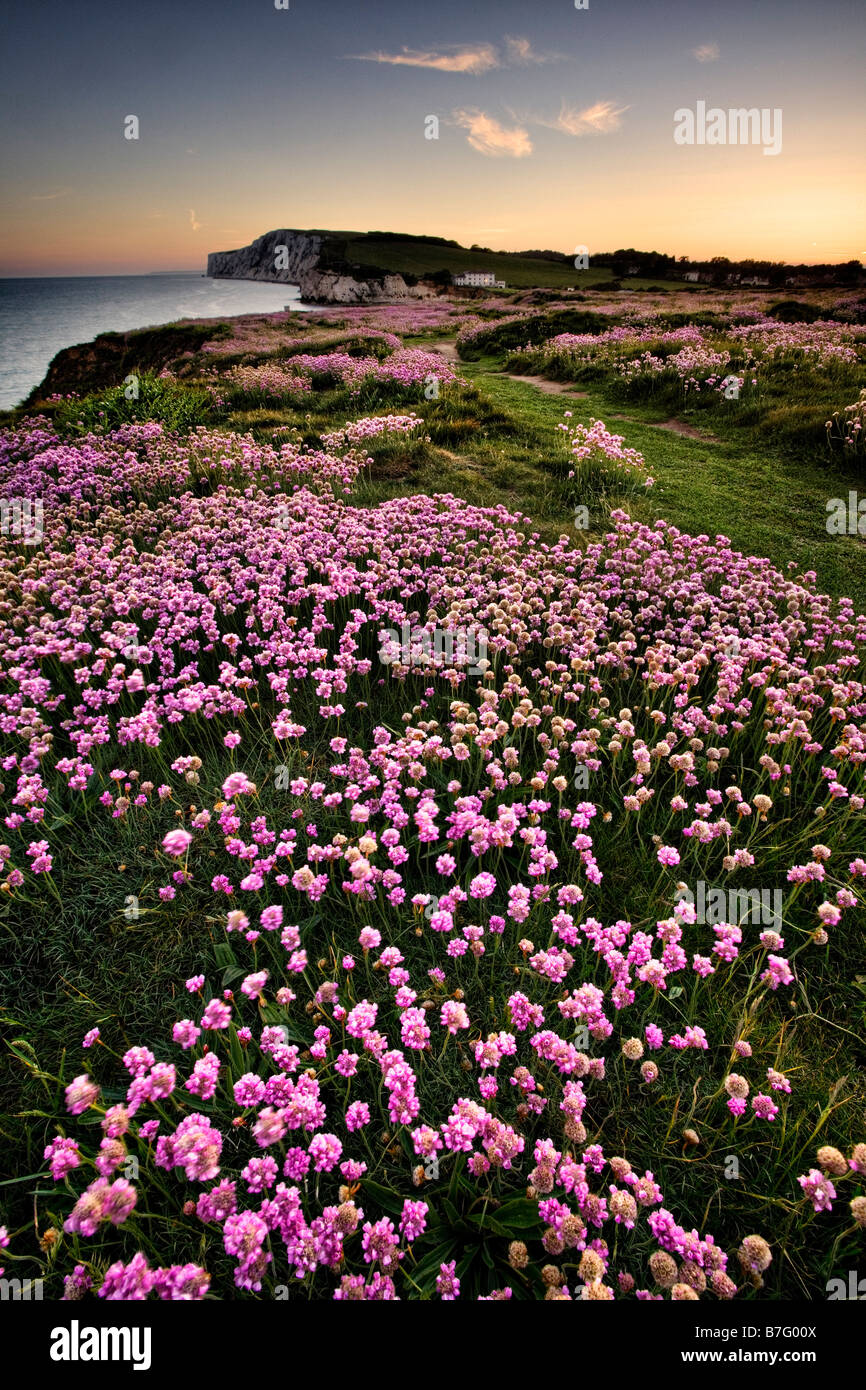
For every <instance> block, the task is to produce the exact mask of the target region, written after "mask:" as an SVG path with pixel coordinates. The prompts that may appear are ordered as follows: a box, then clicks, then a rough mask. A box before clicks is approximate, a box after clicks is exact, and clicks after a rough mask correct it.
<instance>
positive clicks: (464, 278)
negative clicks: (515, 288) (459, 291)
mask: <svg viewBox="0 0 866 1390" xmlns="http://www.w3.org/2000/svg"><path fill="white" fill-rule="evenodd" d="M451 283H452V284H453V285H460V286H463V287H464V288H470V287H471V288H472V289H485V290H504V289H505V281H504V280H497V279H496V276H495V275H494V274H493V272H492V271H490V270H464V271H461V273H460V274H459V275H452V276H451Z"/></svg>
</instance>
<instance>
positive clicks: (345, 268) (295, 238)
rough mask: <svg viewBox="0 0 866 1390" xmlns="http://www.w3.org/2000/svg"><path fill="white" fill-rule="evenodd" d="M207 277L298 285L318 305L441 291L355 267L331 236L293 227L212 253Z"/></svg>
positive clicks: (423, 295) (425, 296) (412, 296)
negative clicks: (243, 244) (246, 244)
mask: <svg viewBox="0 0 866 1390" xmlns="http://www.w3.org/2000/svg"><path fill="white" fill-rule="evenodd" d="M207 273H208V275H209V276H211V277H212V278H214V279H219V280H267V281H269V282H272V283H277V284H285V285H298V286H299V287H300V291H301V298H302V299H304V300H306V301H307V302H308V303H313V304H371V303H376V302H377V301H383V300H392V299H430V298H433V297H434V296H435V295H436V294H437V293H439V290H438V289H437V287H436V286H435V285H432V284H426V283H424V282H423V281H422V282H419V283H417V284H414V285H409V284H407V283H406V280H405V279H404V278H403V276H402V275H395V274H390V273H389V272H387V271H384V270H377V269H373V270H372V273H371V269H370V268H369V267H360V266H354V267H353V266H351V265H349V264H348V263H346V262H344V261H342V259H341V257H340V256H339V255H338V254H335V250H334V243H333V242H331V241H330V239H329V238H328V236H327V233H325V234H319V233H316V232H302V231H296V230H292V229H290V228H285V227H284V228H280V229H279V230H277V231H273V232H266V233H265V235H264V236H260V237H257V238H256V240H255V241H253V242H251V243H250V245H249V246H241V247H240V248H239V249H238V250H236V251H212V252H211V253H210V255H209V256H208V258H207Z"/></svg>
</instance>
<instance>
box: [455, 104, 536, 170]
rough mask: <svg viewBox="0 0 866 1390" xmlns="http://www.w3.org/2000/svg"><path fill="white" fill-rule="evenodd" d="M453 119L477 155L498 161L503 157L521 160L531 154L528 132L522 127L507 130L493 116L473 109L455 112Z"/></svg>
mask: <svg viewBox="0 0 866 1390" xmlns="http://www.w3.org/2000/svg"><path fill="white" fill-rule="evenodd" d="M454 119H455V121H456V122H457V124H458V125H459V126H462V127H463V129H464V130H468V132H469V134H468V135H467V137H466V139H467V140H468V142H469V144H470V145H471V146H472V148H473V150H477V151H478V153H479V154H484V155H488V156H489V157H490V158H492V159H500V158H502V157H503V156H505V157H508V158H511V159H523V158H524V156H525V155H528V154H532V141H531V140H530V138H529V131H528V130H525V129H524V127H523V126H519V125H518V126H512V127H511V128H510V129H509V128H508V127H506V126H504V125H502V123H501V121H497V119H496V117H495V116H488V115H487V114H486V112H484V111H479V110H477V109H474V108H473V109H470V110H465V111H455V112H454Z"/></svg>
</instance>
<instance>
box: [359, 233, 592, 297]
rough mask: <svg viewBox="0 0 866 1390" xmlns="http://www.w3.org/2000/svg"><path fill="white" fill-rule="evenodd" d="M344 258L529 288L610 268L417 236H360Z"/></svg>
mask: <svg viewBox="0 0 866 1390" xmlns="http://www.w3.org/2000/svg"><path fill="white" fill-rule="evenodd" d="M345 255H346V259H347V260H349V261H357V262H359V263H362V264H364V265H375V266H380V267H381V268H382V269H383V270H392V271H395V272H396V273H398V274H404V273H406V274H409V275H419V276H421V275H425V274H430V273H431V272H433V271H436V270H448V271H450V272H451V273H452V274H455V275H456V274H458V273H459V272H460V271H462V270H481V271H491V272H492V273H493V274H494V275H495V276H496V278H497V280H504V281H505V283H506V285H508V286H509V287H511V286H513V287H514V288H517V289H530V288H532V287H534V286H536V285H538V286H543V287H550V288H555V289H559V288H563V287H564V286H566V285H574V287H575V288H579V287H583V288H586V287H587V286H591V285H596V284H599V283H603V282H605V281H609V280H610V279H611V274H610V271H609V270H608V269H607V268H605V269H602V270H592V269H590V270H584V271H576V270H575V269H574V267H573V266H572V265H557V264H556V263H555V262H553V261H539V260H534V259H532V258H531V257H525V256H509V255H506V254H505V252H503V251H469V250H467V249H466V248H464V247H456V246H440V245H439V244H438V243H437V242H430V241H426V240H424V239H423V238H422V237H419V238H417V240H416V239H412V240H407V241H377V240H375V239H374V238H372V237H367V236H361V237H357V238H355V239H354V240H353V241H348V242H347V243H346V251H345Z"/></svg>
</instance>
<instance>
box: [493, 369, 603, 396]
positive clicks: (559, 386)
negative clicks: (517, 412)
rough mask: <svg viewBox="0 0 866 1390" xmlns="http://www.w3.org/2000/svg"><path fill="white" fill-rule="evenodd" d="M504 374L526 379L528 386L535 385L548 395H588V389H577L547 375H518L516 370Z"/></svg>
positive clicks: (513, 377) (512, 378)
mask: <svg viewBox="0 0 866 1390" xmlns="http://www.w3.org/2000/svg"><path fill="white" fill-rule="evenodd" d="M502 376H507V377H508V379H509V381H525V382H526V383H527V385H528V386H534V387H535V388H536V389H537V390H538V391H543V392H544V394H545V395H546V396H586V395H587V392H586V391H575V390H574V388H573V387H571V386H569V384H568V382H567V381H549V380H548V378H547V377H546V376H518V375H517V373H516V372H503V373H502Z"/></svg>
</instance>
